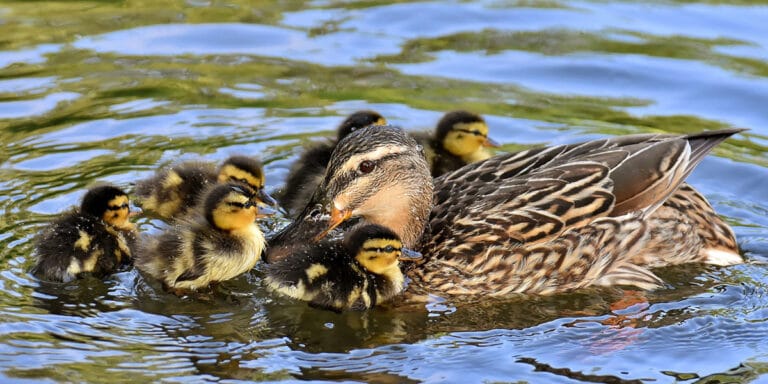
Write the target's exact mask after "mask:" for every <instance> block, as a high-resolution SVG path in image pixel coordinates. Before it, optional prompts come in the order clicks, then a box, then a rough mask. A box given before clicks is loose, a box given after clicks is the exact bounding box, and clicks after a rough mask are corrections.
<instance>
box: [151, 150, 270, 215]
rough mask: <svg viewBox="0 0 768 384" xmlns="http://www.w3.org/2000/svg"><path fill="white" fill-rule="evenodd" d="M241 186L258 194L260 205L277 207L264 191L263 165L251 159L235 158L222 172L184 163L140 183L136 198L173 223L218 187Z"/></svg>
mask: <svg viewBox="0 0 768 384" xmlns="http://www.w3.org/2000/svg"><path fill="white" fill-rule="evenodd" d="M217 182H218V183H229V182H237V183H242V184H244V185H247V186H248V187H250V188H251V189H253V190H254V191H255V198H256V199H257V201H259V202H262V203H264V204H267V205H275V204H276V202H275V200H274V199H273V198H272V197H271V196H269V195H268V194H267V193H266V192H265V191H264V172H262V164H261V162H260V161H258V160H256V159H254V158H251V157H247V156H232V157H230V158H228V159H227V160H225V161H224V162H223V163H222V164H221V165H220V166H219V168H218V169H214V168H213V166H212V165H211V164H209V163H205V162H184V163H181V164H177V165H175V166H173V167H171V168H167V169H163V170H161V171H160V172H158V173H157V174H155V175H154V176H153V177H151V178H148V179H145V180H141V181H139V182H137V183H136V195H137V196H138V197H139V198H140V199H141V200H140V205H141V207H142V208H143V209H144V210H145V211H151V212H153V213H155V214H156V215H157V216H159V217H160V218H162V219H165V220H171V219H176V218H179V217H181V216H183V215H185V214H186V213H187V212H188V211H189V210H190V209H191V208H192V207H194V206H195V205H196V204H197V203H198V201H199V199H200V196H201V195H202V193H203V191H204V190H205V189H206V188H207V187H208V186H210V185H211V184H214V183H217Z"/></svg>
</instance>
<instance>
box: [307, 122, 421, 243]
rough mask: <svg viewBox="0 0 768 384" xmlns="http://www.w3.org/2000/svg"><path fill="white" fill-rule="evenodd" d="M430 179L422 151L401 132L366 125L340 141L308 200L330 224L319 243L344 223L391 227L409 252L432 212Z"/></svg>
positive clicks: (390, 127)
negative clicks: (327, 216) (328, 217)
mask: <svg viewBox="0 0 768 384" xmlns="http://www.w3.org/2000/svg"><path fill="white" fill-rule="evenodd" d="M432 188H433V187H432V176H431V175H430V172H429V166H428V165H427V162H426V160H425V158H424V155H423V149H422V148H421V146H419V145H418V144H417V143H416V141H415V140H414V139H413V138H411V137H410V136H409V135H408V134H406V133H405V131H403V130H402V129H400V128H397V127H393V126H369V127H366V128H362V129H359V130H356V131H354V132H352V133H350V134H349V135H348V136H347V137H345V138H344V139H343V140H341V141H340V142H339V143H338V145H337V146H336V149H335V150H334V152H333V154H332V155H331V160H330V162H329V164H328V169H327V171H326V174H325V178H324V179H323V182H322V183H321V184H320V186H319V187H318V190H317V191H316V192H315V196H314V197H313V199H321V200H323V201H321V202H320V204H321V205H322V206H323V207H324V209H325V212H326V213H330V215H331V220H330V223H329V226H328V228H327V229H326V230H325V231H324V232H322V233H321V234H319V235H318V236H316V237H315V240H319V239H322V238H323V237H325V235H327V234H328V233H329V232H330V231H331V230H333V228H335V227H336V226H338V225H339V224H341V223H343V222H344V221H346V220H348V219H350V218H352V217H358V218H361V219H362V220H363V222H364V223H370V224H379V225H382V226H384V227H387V228H390V229H391V230H392V231H394V233H395V234H397V236H398V237H399V238H400V239H401V240H402V241H403V243H404V244H405V245H406V246H407V247H413V246H414V245H415V244H416V243H417V241H418V239H419V237H420V236H421V233H422V232H423V230H424V226H425V225H426V222H427V218H428V216H429V211H430V209H431V208H432Z"/></svg>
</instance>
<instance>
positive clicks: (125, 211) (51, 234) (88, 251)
mask: <svg viewBox="0 0 768 384" xmlns="http://www.w3.org/2000/svg"><path fill="white" fill-rule="evenodd" d="M130 213H131V211H130V206H129V200H128V195H127V194H126V193H125V192H123V190H121V189H120V188H117V187H115V186H112V185H101V186H97V187H93V188H91V189H89V190H88V192H87V193H86V194H85V196H84V197H83V200H82V201H81V203H80V207H79V208H73V209H71V210H70V211H68V212H66V213H64V214H62V215H61V216H60V217H59V218H57V219H55V220H54V221H53V222H52V223H51V224H49V225H48V226H47V227H45V228H44V229H43V230H42V231H41V232H40V234H39V235H38V236H37V238H36V241H35V254H36V257H37V260H36V263H35V266H34V267H33V268H32V274H34V275H35V276H37V277H39V278H40V279H43V280H48V281H55V282H68V281H71V280H73V279H75V278H77V277H78V276H80V275H81V274H85V273H89V274H92V275H94V276H97V277H104V276H106V275H109V274H111V273H113V272H115V271H117V270H118V269H119V268H120V267H121V266H123V265H129V264H130V263H131V261H132V257H133V253H134V252H133V248H134V245H135V239H136V228H135V226H134V225H133V223H131V222H130V221H129V216H130Z"/></svg>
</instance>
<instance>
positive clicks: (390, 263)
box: [265, 224, 421, 311]
mask: <svg viewBox="0 0 768 384" xmlns="http://www.w3.org/2000/svg"><path fill="white" fill-rule="evenodd" d="M420 257H421V255H420V254H418V253H416V252H413V251H411V250H409V249H407V248H403V244H402V242H401V241H400V239H399V238H398V237H397V235H395V233H394V232H392V231H391V230H389V229H387V228H384V227H382V226H380V225H370V224H369V225H365V226H361V227H357V228H355V229H352V230H351V231H350V232H348V233H347V234H346V236H345V238H344V240H343V242H341V241H335V240H326V241H322V242H320V243H318V244H316V245H312V246H308V247H304V248H303V249H302V250H301V252H300V253H299V254H295V255H294V257H291V258H290V259H285V260H283V261H281V262H277V263H274V264H268V265H267V267H266V274H267V277H266V279H265V281H266V284H267V286H268V287H270V288H271V289H272V290H274V291H276V292H279V293H282V294H284V295H286V296H289V297H293V298H295V299H299V300H304V301H308V302H309V303H310V305H312V306H316V307H319V308H323V309H330V310H333V311H342V310H349V309H351V310H366V309H369V308H372V307H373V306H375V305H378V304H382V303H384V302H386V301H388V300H390V299H391V298H393V297H395V296H396V295H398V294H399V293H400V292H402V291H403V289H404V288H405V278H404V276H403V273H402V272H401V271H400V267H399V263H398V261H399V260H417V259H419V258H420Z"/></svg>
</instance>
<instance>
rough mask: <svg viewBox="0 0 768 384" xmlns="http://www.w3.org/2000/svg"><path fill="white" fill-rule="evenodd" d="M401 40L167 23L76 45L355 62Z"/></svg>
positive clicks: (145, 52)
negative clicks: (314, 35)
mask: <svg viewBox="0 0 768 384" xmlns="http://www.w3.org/2000/svg"><path fill="white" fill-rule="evenodd" d="M397 43H398V40H396V39H391V38H387V37H384V36H381V35H378V34H370V35H368V34H364V35H361V34H359V33H335V34H332V35H326V36H318V37H317V38H315V39H307V36H306V34H305V33H303V32H300V31H295V30H291V29H287V28H280V27H274V26H267V25H253V24H238V23H219V24H163V25H152V26H146V27H138V28H134V29H129V30H124V31H117V32H110V33H107V34H104V35H100V36H94V37H84V38H82V39H80V40H78V41H76V42H75V43H73V46H75V47H76V48H79V49H89V50H93V51H97V52H117V53H119V54H121V55H128V56H131V55H140V56H146V55H155V56H158V55H159V56H169V55H173V56H178V55H188V54H192V55H237V54H240V55H243V54H246V55H258V56H266V57H279V58H288V59H291V60H298V61H311V62H314V63H319V64H322V65H351V64H354V63H356V62H357V61H358V60H359V59H361V58H365V57H373V56H376V55H379V54H391V53H395V52H397V50H398V49H397Z"/></svg>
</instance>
